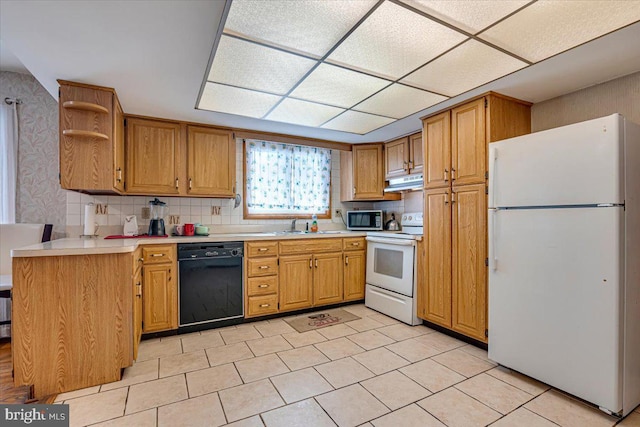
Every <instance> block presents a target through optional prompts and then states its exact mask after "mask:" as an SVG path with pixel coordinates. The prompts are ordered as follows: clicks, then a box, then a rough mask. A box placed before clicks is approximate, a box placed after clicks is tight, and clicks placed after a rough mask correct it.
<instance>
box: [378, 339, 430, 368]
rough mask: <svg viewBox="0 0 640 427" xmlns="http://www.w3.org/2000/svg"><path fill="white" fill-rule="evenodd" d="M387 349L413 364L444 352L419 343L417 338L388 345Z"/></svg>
mask: <svg viewBox="0 0 640 427" xmlns="http://www.w3.org/2000/svg"><path fill="white" fill-rule="evenodd" d="M386 348H387V349H389V350H391V351H393V352H394V353H395V354H397V355H399V356H402V357H404V358H405V359H407V360H408V361H409V362H412V363H413V362H418V361H420V360H424V359H427V358H429V357H431V356H435V355H436V354H439V353H442V351H440V350H438V349H437V348H434V347H429V346H428V345H426V344H423V343H422V342H420V341H418V340H417V339H416V338H411V339H409V340H404V341H400V342H397V343H395V344H391V345H388V346H386Z"/></svg>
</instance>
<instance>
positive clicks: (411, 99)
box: [353, 83, 447, 119]
mask: <svg viewBox="0 0 640 427" xmlns="http://www.w3.org/2000/svg"><path fill="white" fill-rule="evenodd" d="M445 99H447V97H445V96H441V95H437V94H435V93H431V92H427V91H424V90H420V89H415V88H412V87H409V86H405V85H401V84H397V83H396V84H392V85H391V86H389V87H388V88H386V89H383V90H382V91H380V92H378V93H376V94H375V95H373V96H372V97H371V98H369V99H367V100H365V101H363V102H361V103H360V104H358V105H356V106H355V107H354V108H353V109H354V110H358V111H363V112H365V113H372V114H380V115H383V116H388V117H394V118H396V119H401V118H403V117H406V116H408V115H410V114H413V113H415V112H417V111H420V110H424V109H425V108H428V107H431V106H432V105H435V104H437V103H438V102H441V101H444V100H445Z"/></svg>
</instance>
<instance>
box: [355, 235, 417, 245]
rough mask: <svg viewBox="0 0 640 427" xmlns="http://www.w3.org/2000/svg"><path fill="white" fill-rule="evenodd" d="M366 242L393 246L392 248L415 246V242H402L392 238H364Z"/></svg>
mask: <svg viewBox="0 0 640 427" xmlns="http://www.w3.org/2000/svg"><path fill="white" fill-rule="evenodd" d="M366 239H367V242H374V243H386V244H387V245H394V246H415V245H416V241H415V240H402V239H394V238H388V239H385V238H377V237H368V236H367V237H366Z"/></svg>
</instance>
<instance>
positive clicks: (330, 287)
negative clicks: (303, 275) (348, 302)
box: [313, 252, 344, 305]
mask: <svg viewBox="0 0 640 427" xmlns="http://www.w3.org/2000/svg"><path fill="white" fill-rule="evenodd" d="M313 267H314V268H313V270H314V271H313V305H325V304H334V303H337V302H341V301H342V299H343V280H344V278H343V270H342V252H337V253H329V254H318V255H314V256H313Z"/></svg>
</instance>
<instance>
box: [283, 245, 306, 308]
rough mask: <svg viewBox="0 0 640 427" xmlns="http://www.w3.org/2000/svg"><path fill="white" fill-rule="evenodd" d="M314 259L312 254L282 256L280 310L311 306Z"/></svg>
mask: <svg viewBox="0 0 640 427" xmlns="http://www.w3.org/2000/svg"><path fill="white" fill-rule="evenodd" d="M312 262H313V259H312V257H311V256H310V255H290V256H281V257H280V270H279V274H278V277H279V279H280V289H279V293H280V311H285V310H295V309H300V308H308V307H311V305H312V302H313V290H312V283H313V268H312V266H313V264H312Z"/></svg>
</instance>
